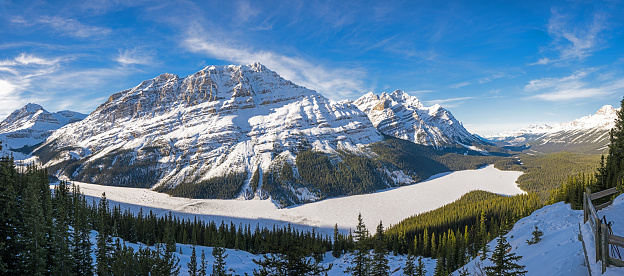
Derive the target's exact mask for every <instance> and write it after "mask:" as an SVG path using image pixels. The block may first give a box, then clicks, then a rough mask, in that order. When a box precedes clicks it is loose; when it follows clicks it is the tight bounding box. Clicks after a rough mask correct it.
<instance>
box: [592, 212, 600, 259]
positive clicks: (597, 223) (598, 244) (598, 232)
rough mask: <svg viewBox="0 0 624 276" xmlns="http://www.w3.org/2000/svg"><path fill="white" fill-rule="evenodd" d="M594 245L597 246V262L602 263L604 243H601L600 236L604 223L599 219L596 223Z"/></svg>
mask: <svg viewBox="0 0 624 276" xmlns="http://www.w3.org/2000/svg"><path fill="white" fill-rule="evenodd" d="M594 223H595V224H594V227H595V229H594V238H595V241H594V244H595V246H596V262H598V261H600V259H601V258H602V254H601V253H600V247H602V246H601V245H602V242H601V240H602V239H601V238H602V236H600V230H601V229H600V228H601V227H602V221H600V219H599V218H596V220H595V221H594Z"/></svg>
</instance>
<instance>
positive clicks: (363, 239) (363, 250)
mask: <svg viewBox="0 0 624 276" xmlns="http://www.w3.org/2000/svg"><path fill="white" fill-rule="evenodd" d="M354 234H355V236H354V238H355V252H353V259H352V260H351V266H349V267H347V269H346V270H345V273H351V274H352V275H354V276H366V275H368V273H369V270H370V263H371V260H370V256H369V254H368V244H367V243H368V230H367V229H366V225H364V221H363V220H362V214H359V215H358V225H357V227H356V228H355V232H354Z"/></svg>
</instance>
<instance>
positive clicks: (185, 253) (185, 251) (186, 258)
mask: <svg viewBox="0 0 624 276" xmlns="http://www.w3.org/2000/svg"><path fill="white" fill-rule="evenodd" d="M96 236H97V232H96V231H93V232H92V234H91V242H92V243H93V244H95V243H96ZM126 245H127V246H129V247H132V248H133V249H134V250H135V251H136V250H138V249H139V248H140V247H141V246H143V247H145V245H139V244H134V243H126ZM150 248H152V249H153V250H155V249H154V247H150ZM192 248H193V246H192V245H188V244H177V249H176V253H175V256H176V257H178V258H179V259H180V275H181V276H185V275H189V273H188V266H187V264H188V263H189V262H190V261H191V252H192ZM95 249H96V248H95V247H93V250H94V252H95ZM202 250H203V251H204V253H205V254H206V267H207V270H208V271H207V272H208V275H210V273H211V271H212V264H213V263H214V258H213V256H212V247H207V246H196V247H195V251H196V254H197V262H198V263H199V262H200V256H201V252H202ZM180 251H181V252H182V254H180ZM225 254H227V257H226V258H225V262H226V268H227V269H228V270H229V271H230V273H232V274H233V275H245V274H248V275H253V270H254V269H256V270H257V269H259V266H258V265H256V264H255V263H254V262H253V260H254V259H256V260H260V259H262V255H254V254H251V253H249V252H245V251H240V250H234V249H226V252H225ZM92 257H93V259H94V260H95V254H92ZM351 259H352V257H351V255H346V254H345V255H343V256H341V257H340V258H334V257H333V256H332V254H331V252H327V253H326V254H325V256H324V258H323V261H322V262H321V264H322V265H323V266H324V267H328V266H329V265H331V266H332V268H331V270H330V271H328V273H327V274H328V275H332V276H333V275H350V274H347V273H344V271H345V270H346V269H347V267H349V266H350V262H351ZM388 259H389V262H388V265H389V266H390V271H391V272H392V273H391V274H390V275H392V276H400V275H403V267H404V266H405V256H393V255H390V256H389V257H388ZM423 263H424V264H425V269H426V270H427V271H428V273H427V275H433V270H434V268H435V265H436V261H435V260H433V259H429V258H423Z"/></svg>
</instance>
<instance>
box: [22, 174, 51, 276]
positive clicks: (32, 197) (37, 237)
mask: <svg viewBox="0 0 624 276" xmlns="http://www.w3.org/2000/svg"><path fill="white" fill-rule="evenodd" d="M22 181H25V183H24V184H25V186H26V187H25V195H24V199H23V205H22V206H23V208H24V213H23V217H24V222H23V230H22V231H23V238H22V240H20V243H21V245H20V247H22V248H24V252H23V254H24V260H23V266H24V268H23V272H22V274H31V275H42V274H43V273H44V271H46V270H47V264H46V259H47V257H48V256H49V254H48V253H49V251H48V250H47V246H46V245H47V242H46V235H47V234H48V231H46V230H47V229H46V228H47V227H46V226H47V225H46V223H45V221H44V219H43V216H44V214H43V208H42V203H41V198H40V197H39V191H38V187H37V185H36V183H35V182H34V180H33V178H32V175H31V174H29V173H27V175H26V177H24V178H23V180H22ZM48 189H49V188H48Z"/></svg>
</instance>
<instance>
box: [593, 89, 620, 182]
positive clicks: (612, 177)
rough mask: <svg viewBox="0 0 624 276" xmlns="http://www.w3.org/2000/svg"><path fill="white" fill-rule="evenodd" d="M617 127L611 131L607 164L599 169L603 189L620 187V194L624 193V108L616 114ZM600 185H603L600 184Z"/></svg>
mask: <svg viewBox="0 0 624 276" xmlns="http://www.w3.org/2000/svg"><path fill="white" fill-rule="evenodd" d="M620 107H624V98H623V99H622V101H620ZM616 116H617V118H616V119H615V126H614V127H613V128H612V129H611V131H609V140H610V143H609V153H608V155H607V162H606V164H605V166H604V168H602V170H600V169H599V171H598V173H599V174H604V176H603V175H600V176H599V177H598V179H599V180H604V182H605V184H604V186H603V187H602V188H604V189H607V188H611V187H618V189H619V191H620V192H624V108H620V110H619V111H617V113H616ZM598 184H599V185H600V184H601V183H598Z"/></svg>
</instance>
